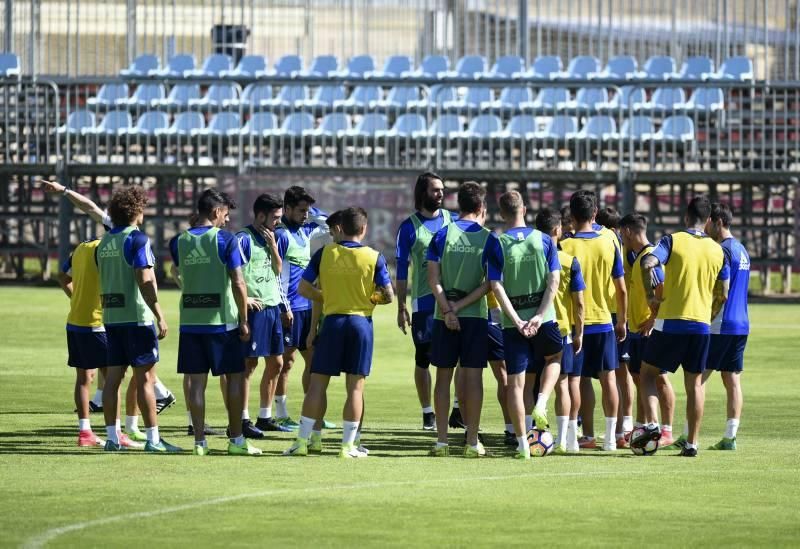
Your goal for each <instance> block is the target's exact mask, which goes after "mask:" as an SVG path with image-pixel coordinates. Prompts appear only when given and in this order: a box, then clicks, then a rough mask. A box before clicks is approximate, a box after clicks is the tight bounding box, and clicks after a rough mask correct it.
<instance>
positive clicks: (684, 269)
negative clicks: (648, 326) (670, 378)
mask: <svg viewBox="0 0 800 549" xmlns="http://www.w3.org/2000/svg"><path fill="white" fill-rule="evenodd" d="M710 216H711V202H710V201H709V200H708V198H707V197H705V196H702V195H701V196H696V197H694V198H693V199H692V200H691V201H690V202H689V205H688V207H687V209H686V216H685V218H684V221H685V223H686V227H687V228H686V229H685V230H683V231H679V232H676V233H672V234H668V235H665V236H664V237H662V238H661V241H660V242H659V243H658V246H656V247H655V249H654V250H653V251H652V252H650V253H649V254H647V255H646V256H645V257H644V258H643V259H642V260H641V269H642V281H643V284H644V287H645V290H646V291H647V298H648V301H650V302H651V303H653V302H655V301H657V299H656V297H655V290H654V289H653V284H652V281H653V271H654V269H655V268H656V266H657V265H658V264H659V263H660V264H661V265H663V266H664V297H663V301H662V302H661V305H660V306H659V308H658V315H657V317H656V322H655V327H654V329H653V332H652V334H651V335H650V340H649V341H648V342H647V348H646V349H645V351H644V358H643V360H642V366H641V372H640V374H639V376H640V384H641V388H642V391H643V392H644V394H645V396H646V400H645V421H646V422H647V425H646V426H645V429H644V431H643V433H642V434H641V435H640V436H637V437H635V438H632V440H631V446H632V447H634V448H640V447H643V446H644V445H645V444H647V442H648V441H650V440H656V439H658V438H659V437H660V436H661V433H660V430H659V428H658V424H657V422H656V418H657V407H658V396H657V394H658V393H657V389H656V378H657V377H658V375H659V373H660V370H667V371H668V372H672V373H674V372H675V371H676V370H677V369H678V366H683V379H684V386H685V387H686V418H687V421H688V423H689V426H688V427H689V429H688V431H689V433H688V436H687V437H686V447H685V448H683V449H682V450H681V454H680V455H682V456H685V457H695V456H696V455H697V440H698V436H699V434H700V423H701V422H702V419H703V406H704V403H705V386H704V384H703V371H704V370H705V367H706V360H707V358H708V347H709V343H710V338H711V336H710V331H711V329H710V325H711V319H712V318H714V317H716V315H717V313H719V311H720V310H721V308H722V305H723V304H724V303H725V300H726V299H727V298H728V279H729V277H730V269H729V266H728V264H727V262H726V261H725V254H724V253H723V251H722V247H721V246H720V245H719V244H717V243H716V242H714V240H713V239H712V238H710V237H709V236H708V235H706V234H705V233H704V232H703V229H704V228H705V227H706V224H707V223H708V220H709V218H710Z"/></svg>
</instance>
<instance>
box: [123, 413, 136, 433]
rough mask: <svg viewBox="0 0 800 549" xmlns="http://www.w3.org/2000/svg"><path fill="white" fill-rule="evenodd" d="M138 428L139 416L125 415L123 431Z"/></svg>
mask: <svg viewBox="0 0 800 549" xmlns="http://www.w3.org/2000/svg"><path fill="white" fill-rule="evenodd" d="M138 430H139V416H125V431H127V432H129V433H130V432H131V431H138Z"/></svg>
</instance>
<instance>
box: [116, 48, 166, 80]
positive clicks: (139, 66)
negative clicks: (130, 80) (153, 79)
mask: <svg viewBox="0 0 800 549" xmlns="http://www.w3.org/2000/svg"><path fill="white" fill-rule="evenodd" d="M160 68H161V61H159V59H158V56H157V55H153V54H151V53H146V54H144V55H140V56H138V57H137V58H136V59H134V60H133V63H131V64H130V66H129V67H128V68H127V69H122V70H121V71H119V74H120V76H123V77H131V76H150V75H151V74H157V73H158V71H159V69H160Z"/></svg>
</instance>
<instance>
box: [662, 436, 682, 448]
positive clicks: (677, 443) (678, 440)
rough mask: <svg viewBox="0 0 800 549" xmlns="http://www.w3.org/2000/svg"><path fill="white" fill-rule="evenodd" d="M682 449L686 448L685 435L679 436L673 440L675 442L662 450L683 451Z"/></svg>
mask: <svg viewBox="0 0 800 549" xmlns="http://www.w3.org/2000/svg"><path fill="white" fill-rule="evenodd" d="M684 448H686V435H681V436H679V437H678V438H676V439H675V442H673V443H672V444H670V445H669V446H665V447H664V448H662V450H683V449H684Z"/></svg>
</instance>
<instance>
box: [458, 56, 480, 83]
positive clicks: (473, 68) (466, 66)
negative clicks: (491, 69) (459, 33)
mask: <svg viewBox="0 0 800 549" xmlns="http://www.w3.org/2000/svg"><path fill="white" fill-rule="evenodd" d="M484 72H486V59H485V58H483V57H482V56H480V55H465V56H464V57H462V58H461V59H459V60H458V63H457V64H456V70H455V72H454V74H453V76H457V77H459V78H478V77H479V76H481V75H482V74H483V73H484Z"/></svg>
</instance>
